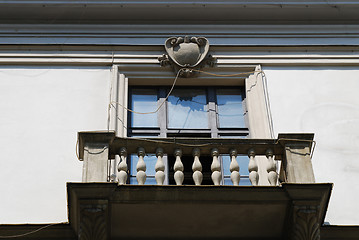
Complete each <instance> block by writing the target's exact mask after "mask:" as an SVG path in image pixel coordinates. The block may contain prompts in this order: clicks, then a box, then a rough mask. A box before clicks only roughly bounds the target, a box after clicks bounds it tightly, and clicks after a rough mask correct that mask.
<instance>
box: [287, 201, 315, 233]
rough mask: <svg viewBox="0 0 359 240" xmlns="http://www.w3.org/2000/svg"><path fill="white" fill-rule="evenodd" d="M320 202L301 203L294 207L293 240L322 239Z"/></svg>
mask: <svg viewBox="0 0 359 240" xmlns="http://www.w3.org/2000/svg"><path fill="white" fill-rule="evenodd" d="M319 209H320V207H319V205H318V203H311V204H301V203H299V204H298V203H297V204H295V205H294V207H293V210H294V212H293V223H294V224H293V231H292V236H291V239H293V240H320V220H319Z"/></svg>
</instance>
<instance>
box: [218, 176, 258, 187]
mask: <svg viewBox="0 0 359 240" xmlns="http://www.w3.org/2000/svg"><path fill="white" fill-rule="evenodd" d="M223 185H229V186H232V185H233V183H232V180H231V178H230V177H226V178H224V183H223ZM239 186H252V183H251V181H250V180H249V178H248V177H241V179H240V181H239Z"/></svg>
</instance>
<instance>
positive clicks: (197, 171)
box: [192, 148, 203, 185]
mask: <svg viewBox="0 0 359 240" xmlns="http://www.w3.org/2000/svg"><path fill="white" fill-rule="evenodd" d="M192 153H193V157H194V161H193V164H192V170H193V175H192V178H193V181H194V184H196V185H201V183H202V180H203V174H202V164H201V162H200V161H199V156H200V153H201V152H200V150H199V148H195V149H193V152H192Z"/></svg>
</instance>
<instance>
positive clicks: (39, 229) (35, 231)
mask: <svg viewBox="0 0 359 240" xmlns="http://www.w3.org/2000/svg"><path fill="white" fill-rule="evenodd" d="M59 224H68V223H67V222H60V223H51V224H48V225H46V226H43V227H40V228H38V229H35V230H33V231H30V232H27V233H23V234H17V235H9V236H0V238H18V237H24V236H28V235H30V234H33V233H37V232H40V231H41V230H44V229H46V228H48V227H51V226H54V225H59Z"/></svg>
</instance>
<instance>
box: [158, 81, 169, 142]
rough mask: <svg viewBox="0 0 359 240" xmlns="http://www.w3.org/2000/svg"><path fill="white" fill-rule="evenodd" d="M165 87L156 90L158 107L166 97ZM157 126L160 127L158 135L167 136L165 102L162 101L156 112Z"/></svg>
mask: <svg viewBox="0 0 359 240" xmlns="http://www.w3.org/2000/svg"><path fill="white" fill-rule="evenodd" d="M166 93H167V92H166V89H164V88H160V89H159V90H158V102H157V105H158V107H159V106H160V105H161V104H162V102H163V101H165V99H166ZM157 119H158V126H159V128H160V137H167V104H166V103H164V104H163V105H162V107H161V108H160V109H159V110H158V112H157Z"/></svg>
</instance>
